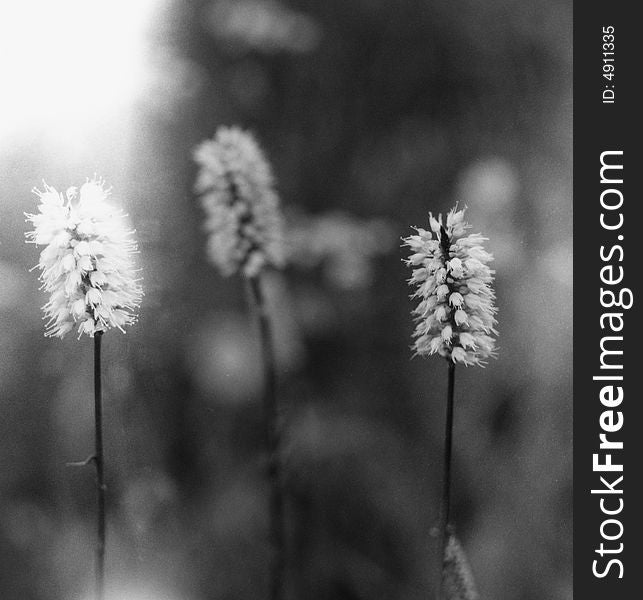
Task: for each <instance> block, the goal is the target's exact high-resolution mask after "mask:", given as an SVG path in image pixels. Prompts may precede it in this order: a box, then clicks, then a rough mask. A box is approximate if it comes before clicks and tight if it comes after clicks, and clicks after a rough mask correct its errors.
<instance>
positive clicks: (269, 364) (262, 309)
mask: <svg viewBox="0 0 643 600" xmlns="http://www.w3.org/2000/svg"><path fill="white" fill-rule="evenodd" d="M248 282H249V288H250V293H251V296H252V300H253V304H254V307H255V310H256V313H257V319H258V322H259V334H260V338H261V355H262V359H263V360H262V362H263V375H264V393H263V405H264V412H265V425H266V437H267V442H268V480H269V483H270V543H271V546H272V550H273V553H274V554H273V557H272V564H271V573H270V600H281V599H282V598H283V591H284V570H285V561H286V548H285V537H284V498H283V490H282V486H281V465H280V460H279V449H280V441H281V440H280V431H279V423H278V415H279V411H278V405H277V394H276V384H277V377H276V368H275V355H274V347H273V341H272V329H271V326H270V319H269V316H268V311H267V307H266V302H265V298H264V295H263V290H262V287H261V281H260V280H259V277H258V276H257V277H250V278H249V279H248Z"/></svg>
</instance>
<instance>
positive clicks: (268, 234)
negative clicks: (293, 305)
mask: <svg viewBox="0 0 643 600" xmlns="http://www.w3.org/2000/svg"><path fill="white" fill-rule="evenodd" d="M194 159H195V161H196V162H197V164H198V165H199V167H200V169H199V174H198V178H197V182H196V191H197V193H198V194H199V195H200V197H201V202H202V204H203V208H204V210H205V212H206V223H205V226H206V230H207V232H208V234H209V239H208V256H209V258H210V260H211V261H212V262H213V263H214V265H215V266H216V267H217V268H218V269H219V271H220V273H221V274H222V275H224V276H228V275H233V274H237V273H238V274H241V275H243V276H244V278H245V280H246V282H247V284H248V290H249V295H250V297H251V304H252V306H253V308H254V311H255V313H256V317H257V321H258V324H259V332H260V339H261V353H262V360H263V369H264V394H263V396H264V397H263V400H264V410H265V424H266V436H267V439H268V452H269V458H268V478H269V481H270V486H271V493H270V539H271V543H272V549H273V551H274V556H273V559H272V568H271V589H270V598H271V599H272V600H280V599H281V598H282V597H283V589H284V570H285V538H284V499H283V486H282V482H281V478H282V476H281V464H280V456H279V454H280V437H281V436H280V427H279V419H278V417H279V407H278V402H277V394H276V383H277V382H276V368H275V352H274V344H273V334H272V327H271V322H270V317H269V314H268V308H267V304H266V300H265V295H264V290H263V286H262V281H261V276H262V273H263V272H264V270H265V269H266V268H268V267H281V266H282V265H283V264H284V260H285V259H284V255H285V251H284V240H283V223H282V217H281V212H280V208H279V197H278V196H277V193H276V191H275V188H274V177H273V174H272V169H271V167H270V164H269V163H268V161H267V159H266V157H265V156H264V154H263V152H262V151H261V149H260V147H259V145H258V144H257V142H256V140H255V139H254V137H253V136H252V135H251V134H249V133H248V132H246V131H243V130H241V129H239V128H236V127H221V128H219V130H218V131H217V132H216V134H215V136H214V138H212V139H211V140H206V141H204V142H202V143H201V144H200V145H199V146H198V147H197V148H196V150H195V152H194Z"/></svg>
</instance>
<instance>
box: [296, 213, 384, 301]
mask: <svg viewBox="0 0 643 600" xmlns="http://www.w3.org/2000/svg"><path fill="white" fill-rule="evenodd" d="M394 244H395V233H394V229H393V226H392V225H391V224H390V223H389V222H388V221H387V220H385V219H360V218H358V217H356V216H354V215H351V214H350V213H348V212H345V211H339V210H338V211H332V212H328V213H323V214H319V215H302V214H295V215H292V218H291V225H290V227H289V228H288V244H287V250H288V257H289V260H288V262H289V264H290V265H293V266H295V267H297V268H299V269H311V268H316V267H321V268H322V270H323V274H324V278H325V279H326V280H327V281H328V283H330V284H331V285H332V286H333V287H335V288H339V289H346V290H353V289H362V288H365V287H368V286H369V285H370V284H371V283H372V281H373V276H374V264H373V263H374V260H375V259H376V258H377V257H379V256H383V255H385V254H386V253H388V252H390V251H391V249H392V248H393V246H394Z"/></svg>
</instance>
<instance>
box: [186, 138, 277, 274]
mask: <svg viewBox="0 0 643 600" xmlns="http://www.w3.org/2000/svg"><path fill="white" fill-rule="evenodd" d="M194 160H195V161H196V162H197V164H198V165H199V166H200V169H199V174H198V178H197V182H196V186H195V188H196V191H197V193H199V194H200V195H201V201H202V204H203V208H204V209H205V212H206V223H205V226H206V230H207V231H208V233H209V234H210V236H209V240H208V254H209V256H210V259H211V260H212V262H213V263H214V264H215V265H216V266H217V267H218V269H219V270H220V272H221V273H222V274H223V275H226V276H227V275H232V274H234V273H238V272H242V273H243V274H244V275H246V276H247V277H254V276H256V275H257V274H258V273H259V272H260V271H261V270H262V269H263V268H265V267H266V266H268V265H270V266H273V267H281V266H282V265H283V263H284V254H285V252H284V241H283V221H282V217H281V213H280V210H279V198H278V196H277V194H276V192H275V189H274V177H273V174H272V170H271V168H270V165H269V164H268V161H267V160H266V158H265V156H264V154H263V152H262V151H261V149H260V148H259V146H258V144H257V142H256V141H255V139H254V137H253V136H252V135H250V134H249V133H247V132H245V131H242V130H241V129H239V128H237V127H221V128H219V130H218V131H217V132H216V134H215V136H214V138H213V139H211V140H206V141H204V142H202V143H201V144H200V145H199V146H198V147H197V148H196V150H195V152H194Z"/></svg>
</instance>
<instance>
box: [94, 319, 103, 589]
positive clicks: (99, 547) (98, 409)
mask: <svg viewBox="0 0 643 600" xmlns="http://www.w3.org/2000/svg"><path fill="white" fill-rule="evenodd" d="M102 337H103V332H102V331H97V332H96V333H95V335H94V422H95V426H96V433H95V455H94V464H95V465H96V488H97V497H98V514H97V523H98V538H97V541H96V599H97V600H104V598H105V481H104V474H103V407H102V389H101V388H102V386H101V361H100V349H101V339H102Z"/></svg>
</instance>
